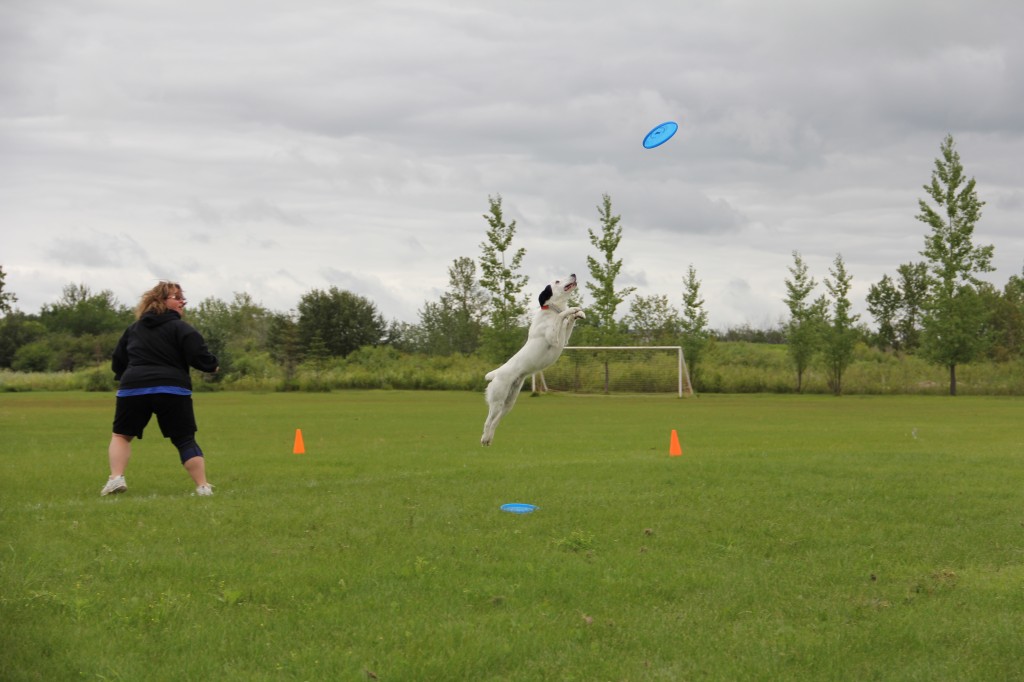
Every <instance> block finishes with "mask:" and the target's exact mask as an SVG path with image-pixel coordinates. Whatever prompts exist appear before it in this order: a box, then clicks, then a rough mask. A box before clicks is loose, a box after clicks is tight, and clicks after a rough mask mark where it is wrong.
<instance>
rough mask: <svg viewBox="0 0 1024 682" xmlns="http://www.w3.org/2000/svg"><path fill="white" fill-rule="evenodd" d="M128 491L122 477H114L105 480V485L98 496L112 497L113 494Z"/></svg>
mask: <svg viewBox="0 0 1024 682" xmlns="http://www.w3.org/2000/svg"><path fill="white" fill-rule="evenodd" d="M125 490H128V484H127V483H125V482H124V476H115V477H114V478H111V479H109V480H107V484H106V485H105V486H103V490H101V491H100V495H112V494H114V493H123V492H124V491H125Z"/></svg>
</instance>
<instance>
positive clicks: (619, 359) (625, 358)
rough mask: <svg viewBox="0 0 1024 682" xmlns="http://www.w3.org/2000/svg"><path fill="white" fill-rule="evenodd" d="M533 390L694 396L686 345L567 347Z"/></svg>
mask: <svg viewBox="0 0 1024 682" xmlns="http://www.w3.org/2000/svg"><path fill="white" fill-rule="evenodd" d="M531 386H532V388H533V391H534V392H535V393H536V392H544V391H559V392H572V393H605V394H607V393H675V394H676V395H678V396H679V397H680V398H682V397H683V396H684V395H693V385H692V384H691V383H690V372H689V369H688V368H687V366H686V358H685V357H684V356H683V347H682V346H566V347H565V349H564V350H563V351H562V355H561V357H560V358H559V359H558V362H556V363H555V364H554V365H552V366H551V367H548V368H547V369H545V370H544V371H543V372H541V373H539V374H535V375H533V378H532V380H531Z"/></svg>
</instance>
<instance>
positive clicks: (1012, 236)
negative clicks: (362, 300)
mask: <svg viewBox="0 0 1024 682" xmlns="http://www.w3.org/2000/svg"><path fill="white" fill-rule="evenodd" d="M1021 29H1024V9H1021V8H1020V7H1019V6H1018V3H1014V2H1008V1H1006V2H1004V1H1003V0H983V1H981V2H979V3H974V4H973V5H970V6H967V5H964V4H963V3H959V2H945V1H941V0H940V1H939V2H935V1H932V0H927V1H926V0H909V1H908V2H901V3H892V2H882V0H859V1H858V2H853V1H852V0H842V1H839V2H832V3H819V4H817V5H813V4H811V5H808V4H807V3H803V2H796V1H795V0H783V1H782V2H773V3H763V2H755V1H754V0H740V1H739V2H734V3H725V4H723V3H718V4H715V3H698V4H690V5H687V6H685V7H683V6H681V5H679V3H676V2H670V1H669V0H654V1H653V2H650V3H645V4H643V5H642V6H629V5H623V6H604V5H594V4H593V3H583V2H582V1H580V0H570V1H568V2H559V3H550V2H544V3H542V2H539V1H536V0H527V1H525V2H520V3H512V4H509V3H495V2H483V3H470V4H467V3H460V2H456V1H455V0H432V1H430V2H424V3H404V2H400V1H398V0H396V1H394V2H390V1H385V0H371V1H368V2H362V3H356V4H352V3H336V2H331V1H328V0H307V1H305V2H303V3H301V7H299V6H286V5H281V4H279V3H273V2H269V0H257V1H256V2H244V3H243V2H241V1H240V0H212V1H210V2H202V3H199V2H194V1H192V0H184V1H183V2H177V3H164V4H156V5H154V4H152V3H136V2H129V1H128V0H107V1H105V2H98V1H96V0H85V1H84V2H79V3H33V2H28V1H27V0H10V1H9V2H5V3H3V4H2V6H0V155H2V158H4V163H3V164H0V258H2V261H0V264H2V265H3V267H4V270H5V272H7V273H8V277H7V286H8V287H10V289H11V290H12V291H14V292H15V293H16V294H17V295H18V297H19V305H21V306H22V307H23V309H25V310H30V311H32V310H36V309H38V307H39V306H40V305H42V304H44V303H47V302H52V300H54V299H55V298H56V296H59V294H60V289H61V286H62V284H66V283H68V282H72V281H74V282H78V281H83V280H85V281H86V283H88V284H90V286H92V287H94V288H96V289H104V288H109V289H111V290H113V291H115V293H116V294H117V295H118V296H119V298H120V299H121V300H129V301H134V300H135V299H136V298H137V296H138V293H139V292H140V291H142V290H143V289H145V288H147V287H148V285H149V282H150V280H151V279H153V278H154V277H174V278H177V279H182V280H186V281H185V282H184V283H185V285H186V286H187V287H188V289H189V292H190V294H191V295H192V296H193V297H196V298H197V299H198V298H203V297H205V296H206V295H212V296H217V297H220V298H223V299H226V300H229V299H230V298H231V297H232V294H233V292H235V291H246V292H248V293H250V294H252V295H253V296H254V298H256V299H257V300H259V301H261V302H263V303H264V304H265V305H268V306H269V307H272V308H274V309H277V310H282V311H283V310H287V309H289V308H292V307H294V306H295V304H296V303H297V301H298V299H299V297H300V296H301V295H302V294H303V293H305V292H306V291H308V290H310V289H313V288H325V287H327V286H332V285H337V286H344V287H352V288H353V290H355V291H356V293H359V294H361V295H365V296H367V297H369V298H371V299H373V300H374V301H375V302H376V303H377V304H378V307H379V308H380V309H381V311H382V313H384V314H385V316H388V317H401V318H404V319H409V320H410V321H414V320H415V317H416V311H417V310H418V309H419V308H421V307H422V304H423V302H424V300H427V299H432V298H435V297H436V296H437V295H438V294H439V293H440V291H442V290H443V288H444V286H445V285H446V281H447V267H448V266H449V265H450V263H451V262H452V261H453V260H454V259H455V258H457V257H460V256H471V257H477V256H479V253H480V249H479V245H480V243H481V242H482V241H483V240H484V234H485V231H486V223H485V222H484V220H483V218H482V217H481V216H482V214H483V213H485V212H486V211H487V208H488V205H487V197H488V196H489V195H496V194H501V195H502V197H503V198H504V201H505V212H506V216H507V218H508V219H509V220H512V219H515V220H517V224H518V225H519V233H518V235H517V239H518V240H519V242H520V244H521V245H522V246H524V247H525V248H526V249H527V252H528V253H527V258H526V261H525V264H524V265H525V268H526V274H528V275H529V276H530V278H531V282H533V283H536V282H544V281H547V280H548V279H549V278H550V277H551V276H552V275H555V274H558V275H562V274H566V272H567V271H575V272H576V273H577V274H579V275H580V276H581V277H583V278H585V277H586V260H585V259H586V256H587V255H592V254H593V249H592V247H591V246H590V244H589V241H588V239H587V230H588V229H597V228H599V221H598V214H597V210H596V206H597V205H598V204H599V203H600V202H601V195H602V194H603V193H605V192H607V193H609V194H610V195H611V196H612V199H613V210H614V211H615V212H616V213H618V214H620V215H621V216H622V225H623V240H622V243H621V246H620V249H621V254H620V255H621V256H622V257H623V259H624V262H625V268H624V280H628V281H624V282H623V284H624V285H625V284H635V285H636V286H638V287H639V289H638V293H640V294H642V295H650V294H665V295H667V296H669V299H670V300H672V301H674V302H678V301H679V291H680V287H681V285H680V282H681V276H682V274H683V272H684V271H685V268H686V266H687V265H688V264H690V263H692V264H694V266H695V267H696V268H697V271H698V277H699V278H701V279H702V280H703V282H704V286H703V293H704V294H705V299H706V301H707V306H708V309H709V312H710V315H711V320H712V324H715V325H719V326H724V325H728V324H740V323H743V322H750V323H753V324H760V323H762V322H763V320H764V319H773V320H774V319H775V318H776V317H778V316H779V315H780V314H782V311H783V307H782V303H781V297H782V296H783V295H784V292H783V291H782V283H783V280H784V278H785V277H786V274H787V273H786V267H787V265H788V264H789V263H790V262H791V256H790V253H791V251H793V250H794V249H796V250H800V251H801V252H803V253H804V254H805V256H806V257H807V260H808V263H809V265H810V266H811V267H812V270H813V271H814V274H815V275H816V276H817V277H818V279H819V280H820V279H822V278H823V277H824V276H826V275H827V268H828V266H829V264H830V263H831V261H832V258H834V256H835V254H836V253H837V252H841V253H842V254H843V256H844V258H845V259H846V261H847V265H848V268H849V270H850V271H851V273H852V274H853V275H854V282H855V294H856V293H857V292H860V291H863V290H866V287H867V286H868V285H869V284H870V283H871V282H872V281H876V280H877V279H878V278H879V277H880V276H881V274H884V273H886V272H890V273H891V272H894V271H895V268H896V267H897V266H898V265H899V264H900V263H904V262H908V261H911V260H915V259H918V258H919V255H918V251H919V250H920V248H921V245H922V243H923V235H924V232H925V228H924V226H923V225H922V224H920V223H918V222H917V221H915V220H914V215H915V214H916V212H917V200H918V199H919V198H921V197H923V191H922V190H921V185H923V184H924V183H925V182H927V181H928V180H929V176H930V173H931V169H932V164H933V161H934V158H935V157H936V156H937V154H938V149H939V144H940V143H941V141H942V138H943V136H944V135H945V134H946V133H952V134H953V135H954V136H955V137H956V140H957V143H958V149H959V151H960V153H961V156H962V158H963V161H964V163H965V166H966V169H967V172H968V174H970V175H973V176H975V177H976V178H977V180H978V188H979V192H980V194H981V197H982V199H983V200H986V201H988V204H987V205H986V207H985V211H984V215H983V219H982V222H981V224H979V226H978V239H979V241H980V242H981V243H993V244H994V245H995V247H996V265H997V267H998V268H999V270H998V271H997V273H994V274H993V275H992V276H991V278H992V281H994V282H995V283H997V284H1000V285H1001V283H1002V282H1005V280H1006V278H1007V277H1008V276H1009V275H1010V274H1017V273H1019V272H1020V269H1021V262H1022V254H1024V236H1022V235H1021V233H1020V230H1019V222H1020V217H1021V208H1022V206H1024V200H1022V199H1021V192H1020V187H1021V186H1024V177H1022V176H1024V170H1022V169H1021V166H1020V163H1019V159H1020V158H1021V156H1022V153H1024V131H1022V125H1024V121H1022V119H1021V117H1020V116H1019V112H1020V111H1022V110H1024V81H1022V80H1021V79H1020V78H1019V73H1020V72H1021V70H1022V66H1024V57H1022V55H1024V50H1022V48H1021V47H1020V40H1019V35H1020V34H1021ZM665 120H676V121H678V122H679V123H680V130H679V133H678V134H677V136H676V137H675V138H674V139H673V140H671V141H670V142H669V143H667V144H665V145H663V146H662V147H660V148H658V149H655V150H645V149H643V148H642V147H641V146H640V140H641V139H642V137H643V135H644V134H645V133H646V132H647V130H649V129H650V128H651V127H653V126H654V125H656V124H658V123H661V122H663V121H665ZM83 235H85V236H83ZM55 292H56V296H55Z"/></svg>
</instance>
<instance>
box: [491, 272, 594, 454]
mask: <svg viewBox="0 0 1024 682" xmlns="http://www.w3.org/2000/svg"><path fill="white" fill-rule="evenodd" d="M575 288H576V275H569V279H567V280H566V281H565V282H562V281H560V280H557V279H556V280H555V281H554V282H552V283H551V284H549V285H547V286H546V287H544V291H542V292H541V293H540V310H538V311H537V312H536V313H535V314H534V316H533V321H532V322H530V334H529V336H527V338H526V344H525V345H524V346H523V347H522V348H520V349H519V352H518V353H516V354H515V355H513V356H512V357H511V358H509V360H508V362H506V363H505V364H504V365H502V366H501V367H499V368H498V369H496V370H493V371H490V372H488V373H487V375H486V376H485V377H484V378H485V379H487V381H489V382H490V383H488V384H487V392H486V396H487V405H488V411H487V421H486V422H484V435H483V436H482V437H481V438H480V444H481V445H490V444H491V441H492V440H493V439H494V430H495V429H497V428H498V422H500V421H501V418H502V417H504V416H505V415H506V414H508V413H509V411H511V410H512V406H513V405H515V404H516V398H518V397H519V392H520V391H521V390H522V388H523V382H524V381H526V377H528V376H530V375H531V374H533V373H535V372H540V371H541V370H543V369H544V368H546V367H550V366H551V365H553V364H555V360H557V359H558V356H559V355H561V354H562V349H563V348H565V344H566V343H567V342H568V341H569V335H570V334H572V328H573V327H574V326H575V325H576V320H582V319H584V318H585V317H586V315H584V314H583V311H582V310H580V309H579V308H568V307H566V304H567V303H568V301H569V295H570V294H571V293H572V291H573V289H575Z"/></svg>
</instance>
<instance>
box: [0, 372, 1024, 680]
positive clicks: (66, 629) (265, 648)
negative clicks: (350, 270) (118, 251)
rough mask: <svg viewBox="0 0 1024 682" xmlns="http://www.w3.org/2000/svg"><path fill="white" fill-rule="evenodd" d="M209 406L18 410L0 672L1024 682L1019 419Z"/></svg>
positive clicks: (2, 581) (33, 396)
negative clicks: (132, 421) (204, 470)
mask: <svg viewBox="0 0 1024 682" xmlns="http://www.w3.org/2000/svg"><path fill="white" fill-rule="evenodd" d="M196 403H197V414H198V418H199V423H200V432H199V434H198V440H199V442H200V444H201V445H202V447H203V449H204V450H205V451H206V452H207V455H208V470H209V474H210V478H211V481H212V482H213V483H214V484H215V486H216V487H215V490H216V495H215V496H214V497H213V498H209V499H203V498H197V497H193V496H191V492H192V486H191V485H190V484H189V479H188V477H187V475H186V474H185V473H184V471H183V470H182V469H181V467H180V465H179V464H178V459H177V455H176V452H175V451H174V449H173V447H172V446H171V445H170V444H169V443H168V442H167V441H165V440H163V439H162V438H160V437H159V431H158V429H157V427H156V424H155V422H154V423H153V424H151V426H150V429H149V431H148V432H147V436H146V438H145V439H144V440H143V441H142V442H141V443H138V442H137V444H136V450H135V455H134V458H133V461H132V463H131V465H130V467H129V471H128V485H129V491H128V492H127V493H125V494H123V495H120V496H117V497H112V498H100V497H99V495H98V492H99V488H100V487H101V485H102V483H103V481H104V479H105V478H106V445H107V441H108V440H109V433H110V421H111V418H112V413H113V396H112V394H109V393H102V394H89V393H77V392H75V393H15V394H2V395H0V539H2V542H0V652H2V653H0V680H5V681H7V680H69V679H88V680H185V679H195V680H199V679H203V680H366V679H379V680H385V681H386V680H559V681H561V680H581V681H582V680H586V681H591V680H672V681H678V680H929V681H931V680H979V681H980V680H985V681H990V680H1007V679H1022V673H1021V671H1022V670H1024V647H1022V645H1021V636H1022V633H1024V587H1022V586H1024V429H1022V427H1021V424H1022V421H1024V420H1022V417H1024V399H1021V398H984V397H973V396H961V397H958V398H948V397H934V396H931V397H929V396H913V397H912V396H899V397H843V398H832V397H824V396H792V395H790V396H778V395H744V396H732V395H710V396H708V395H705V396H701V397H699V398H694V399H684V400H680V399H677V398H672V397H574V396H569V395H548V396H544V397H540V398H530V397H528V396H527V395H524V396H523V397H522V398H521V399H520V402H519V404H518V405H517V407H516V409H515V410H514V411H513V412H512V414H511V415H510V416H509V417H508V418H507V419H506V421H505V423H504V424H502V425H501V427H500V428H499V430H498V433H497V437H496V439H495V443H494V445H493V446H492V447H490V448H482V447H480V445H479V443H478V439H479V435H480V428H481V426H482V423H483V419H484V416H485V412H486V408H485V405H484V402H483V399H482V397H481V396H480V395H479V394H478V393H466V392H455V391H446V392H405V391H345V392H335V393H313V394H310V393H286V394H279V393H266V394H248V393H241V392H229V393H212V394H201V395H197V396H196ZM297 428H301V429H302V432H303V436H304V441H305V446H306V451H307V454H305V455H294V454H292V444H293V438H294V435H295V429H297ZM672 429H676V430H677V431H678V433H679V436H680V440H681V442H682V447H683V456H682V457H675V458H672V457H669V456H668V445H669V435H670V432H671V430H672ZM505 502H530V503H533V504H536V505H539V506H540V510H539V511H537V512H535V513H533V514H527V515H513V514H507V513H504V512H501V511H499V509H498V507H499V506H500V505H501V504H502V503H505Z"/></svg>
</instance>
